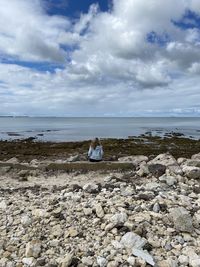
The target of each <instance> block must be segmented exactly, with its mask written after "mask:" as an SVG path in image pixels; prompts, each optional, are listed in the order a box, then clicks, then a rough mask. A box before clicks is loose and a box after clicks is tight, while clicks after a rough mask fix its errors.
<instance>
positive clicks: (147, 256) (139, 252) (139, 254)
mask: <svg viewBox="0 0 200 267" xmlns="http://www.w3.org/2000/svg"><path fill="white" fill-rule="evenodd" d="M132 253H133V255H134V256H136V257H139V258H141V259H143V260H144V261H145V262H146V263H148V264H150V265H151V266H154V265H155V262H154V259H153V257H152V256H151V255H150V254H149V253H148V252H147V251H143V250H141V249H137V248H133V249H132Z"/></svg>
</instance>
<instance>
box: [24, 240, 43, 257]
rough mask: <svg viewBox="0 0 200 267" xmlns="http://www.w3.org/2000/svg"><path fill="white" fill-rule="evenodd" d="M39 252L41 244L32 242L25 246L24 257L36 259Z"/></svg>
mask: <svg viewBox="0 0 200 267" xmlns="http://www.w3.org/2000/svg"><path fill="white" fill-rule="evenodd" d="M40 252H41V242H40V241H39V240H32V241H30V242H28V243H27V244H26V253H25V254H26V257H27V258H28V257H34V258H38V257H39V255H40Z"/></svg>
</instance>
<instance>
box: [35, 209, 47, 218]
mask: <svg viewBox="0 0 200 267" xmlns="http://www.w3.org/2000/svg"><path fill="white" fill-rule="evenodd" d="M32 215H33V216H35V217H36V218H44V217H46V216H47V211H46V210H45V209H34V210H32Z"/></svg>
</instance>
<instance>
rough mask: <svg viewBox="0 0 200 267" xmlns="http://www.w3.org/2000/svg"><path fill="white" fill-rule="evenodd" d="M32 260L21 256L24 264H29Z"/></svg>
mask: <svg viewBox="0 0 200 267" xmlns="http://www.w3.org/2000/svg"><path fill="white" fill-rule="evenodd" d="M33 262H34V258H32V257H31V258H23V259H22V263H23V264H25V266H26V265H27V266H31V265H32V264H33Z"/></svg>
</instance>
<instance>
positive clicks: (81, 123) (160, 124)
mask: <svg viewBox="0 0 200 267" xmlns="http://www.w3.org/2000/svg"><path fill="white" fill-rule="evenodd" d="M172 132H173V133H181V134H183V135H184V137H189V138H194V139H200V118H199V117H194V118H191V117H190V118H188V117H151V118H149V117H144V118H143V117H128V118H124V117H123V118H122V117H120V118H117V117H109V118H108V117H103V118H100V117H95V118H88V117H84V118H78V117H75V118H74V117H73V118H69V117H0V140H16V139H27V138H30V137H31V138H34V139H35V140H36V141H52V142H65V141H82V140H91V139H93V138H94V137H99V138H102V139H104V138H131V137H132V136H139V135H141V134H148V135H149V134H151V135H153V136H155V135H157V136H165V135H166V134H169V133H172Z"/></svg>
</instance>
